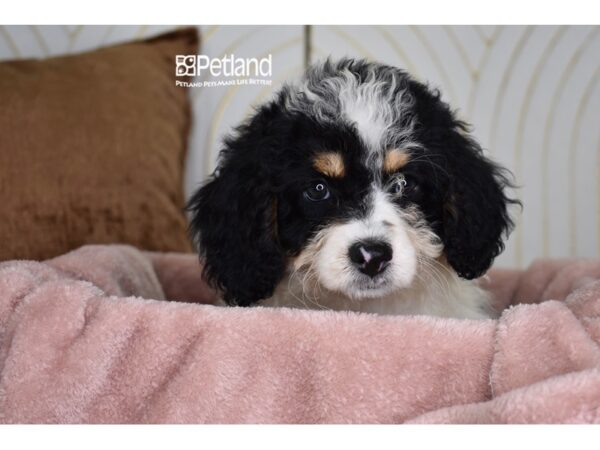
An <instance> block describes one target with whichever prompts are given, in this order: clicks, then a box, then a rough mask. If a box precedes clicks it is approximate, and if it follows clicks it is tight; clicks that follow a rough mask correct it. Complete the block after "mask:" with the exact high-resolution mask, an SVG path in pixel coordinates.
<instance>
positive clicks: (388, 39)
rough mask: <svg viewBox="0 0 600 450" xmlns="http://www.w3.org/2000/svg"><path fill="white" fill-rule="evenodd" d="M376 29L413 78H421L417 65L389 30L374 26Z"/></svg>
mask: <svg viewBox="0 0 600 450" xmlns="http://www.w3.org/2000/svg"><path fill="white" fill-rule="evenodd" d="M375 28H376V29H377V31H378V32H379V33H380V34H381V35H382V36H383V39H385V41H386V42H387V43H388V44H389V45H390V47H392V49H393V50H394V52H395V53H396V54H397V55H398V57H399V58H400V60H401V61H402V62H404V64H405V65H406V69H407V70H408V72H410V73H411V74H412V75H413V76H414V77H415V78H417V79H422V76H421V73H420V71H419V69H418V68H417V66H416V65H415V64H414V63H413V61H412V60H411V59H410V58H409V56H408V55H407V54H406V52H405V51H404V49H403V48H402V47H401V46H400V44H399V43H398V41H397V40H396V39H394V37H393V36H392V35H391V34H390V32H389V31H388V30H387V29H386V28H384V27H383V26H376V27H375Z"/></svg>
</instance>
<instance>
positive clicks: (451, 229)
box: [188, 59, 517, 318]
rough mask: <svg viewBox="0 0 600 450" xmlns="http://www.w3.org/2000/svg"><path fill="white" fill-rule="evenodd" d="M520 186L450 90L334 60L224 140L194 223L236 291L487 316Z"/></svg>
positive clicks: (211, 276) (232, 298)
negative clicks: (447, 98)
mask: <svg viewBox="0 0 600 450" xmlns="http://www.w3.org/2000/svg"><path fill="white" fill-rule="evenodd" d="M509 186H510V183H509V180H508V178H507V176H506V174H505V171H504V170H503V169H501V168H500V167H499V166H497V165H495V164H494V163H492V162H491V161H490V160H489V159H487V158H486V157H485V156H483V154H482V150H481V148H480V146H479V145H478V144H477V143H476V142H475V141H474V140H473V138H472V137H470V136H469V135H468V133H467V125H466V124H465V123H463V122H461V121H460V120H458V119H457V118H456V116H455V115H454V113H453V112H452V111H451V110H450V108H449V106H448V105H447V104H446V103H444V102H443V101H441V99H440V94H439V92H433V91H431V90H430V89H428V87H427V86H425V85H423V84H421V83H419V82H417V81H415V80H414V79H412V78H411V77H410V76H409V75H408V74H407V73H405V72H403V71H402V70H399V69H397V68H394V67H390V66H386V65H382V64H377V63H372V62H367V61H365V60H354V59H343V60H340V61H338V62H331V61H330V60H327V61H325V62H324V63H321V64H318V65H315V66H313V67H311V68H309V69H308V71H307V72H306V74H305V76H304V77H303V79H302V80H301V81H300V82H299V83H298V84H287V85H285V86H284V87H283V88H282V89H281V91H280V92H278V94H277V95H276V96H275V98H274V100H272V101H270V102H268V103H266V104H265V105H263V106H261V107H260V108H258V109H257V110H256V113H255V114H254V115H253V116H252V117H251V118H250V119H249V120H248V121H247V122H246V123H244V124H243V125H241V126H240V127H239V128H238V129H237V131H236V133H235V134H234V135H232V136H230V137H228V138H226V139H225V142H224V148H223V150H222V151H221V155H220V162H219V166H218V168H217V170H216V171H215V173H214V174H213V176H212V178H211V179H210V180H209V181H208V182H207V183H206V184H204V186H203V187H201V188H200V189H199V190H198V191H197V192H196V193H195V195H194V196H193V197H192V198H191V200H190V203H189V205H188V208H189V210H190V211H191V213H192V220H191V225H190V230H191V233H192V236H193V238H194V239H195V242H196V243H197V245H198V246H199V251H200V255H201V259H202V260H203V263H204V276H205V278H206V279H207V280H208V281H209V282H210V283H212V285H213V286H215V287H216V288H218V289H219V290H220V292H221V293H222V296H223V300H224V301H225V303H227V304H229V305H239V306H249V305H254V304H257V303H258V302H260V304H261V305H268V306H288V307H299V308H324V309H333V310H353V311H365V312H372V313H379V314H427V315H435V316H442V317H455V318H486V317H490V316H492V315H493V310H492V308H491V306H490V296H489V295H488V293H486V292H485V291H484V290H482V289H481V288H480V287H479V286H478V284H477V282H476V281H475V280H474V279H475V278H477V277H479V276H481V275H483V274H484V273H485V272H486V270H487V269H488V268H489V267H490V265H491V263H492V261H493V260H494V258H495V257H496V256H497V255H498V254H499V253H500V252H501V251H502V250H503V247H504V246H503V240H502V239H503V236H506V235H508V233H509V231H510V230H511V229H512V225H513V224H512V221H511V219H510V216H509V213H508V209H509V208H508V207H509V205H510V204H511V203H517V202H516V201H514V200H512V199H510V198H509V197H507V195H506V193H505V192H504V191H505V188H507V187H509Z"/></svg>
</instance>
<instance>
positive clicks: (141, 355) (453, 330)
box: [0, 246, 600, 423]
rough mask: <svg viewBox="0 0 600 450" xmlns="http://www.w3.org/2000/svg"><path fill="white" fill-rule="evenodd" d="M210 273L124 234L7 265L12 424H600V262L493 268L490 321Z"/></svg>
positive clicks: (3, 404)
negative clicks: (320, 297)
mask: <svg viewBox="0 0 600 450" xmlns="http://www.w3.org/2000/svg"><path fill="white" fill-rule="evenodd" d="M199 272H200V269H199V266H198V263H197V260H196V257H195V256H192V255H177V254H149V253H142V252H139V251H137V250H135V249H133V248H131V247H124V246H89V247H83V248H81V249H79V250H77V251H74V252H72V253H69V254H67V255H64V256H61V257H59V258H56V259H53V260H50V261H46V262H44V263H39V262H30V261H10V262H5V263H2V264H0V422H5V423H15V422H28V423H31V422H33V423H55V422H60V423H82V422H83V423H100V422H111V423H115V422H117V423H120V422H127V423H138V422H144V423H148V422H150V423H155V422H161V423H181V422H185V423H189V422H191V423H207V422H213V423H214V422H218V423H242V422H243V423H247V422H250V423H265V422H269V423H307V422H308V423H323V422H325V423H399V422H407V421H409V422H410V421H412V422H419V423H440V422H443V423H447V422H463V423H473V422H485V423H505V422H512V423H517V422H600V349H599V347H598V344H599V342H600V317H599V316H600V282H595V281H594V280H596V279H599V278H600V261H582V260H569V261H566V260H563V261H539V262H537V263H535V264H533V265H532V266H531V267H530V268H529V269H527V270H525V271H514V270H512V271H507V270H495V271H492V273H491V275H490V278H489V280H488V281H486V282H487V283H489V287H490V289H492V290H493V292H494V293H495V295H496V299H497V303H498V307H499V308H502V309H504V311H503V313H502V315H501V317H500V318H499V319H498V320H487V321H470V320H462V321H461V320H449V319H438V318H432V317H383V316H375V315H367V314H356V313H343V312H342V313H340V312H330V311H300V310H289V309H268V308H249V309H242V308H220V307H215V306H211V305H207V304H205V305H202V304H199V303H210V302H211V301H213V299H214V295H213V294H212V292H211V291H210V290H209V289H207V288H206V287H205V286H204V285H203V284H202V283H201V281H200V279H199ZM165 299H170V300H180V301H183V300H186V301H188V302H192V303H183V302H166V301H164V300H165ZM194 303H196V304H194ZM516 303H528V304H519V305H516V306H512V305H515V304H516Z"/></svg>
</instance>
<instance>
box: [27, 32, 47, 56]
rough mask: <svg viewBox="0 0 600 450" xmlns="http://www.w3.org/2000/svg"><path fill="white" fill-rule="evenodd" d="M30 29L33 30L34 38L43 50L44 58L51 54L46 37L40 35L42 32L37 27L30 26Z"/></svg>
mask: <svg viewBox="0 0 600 450" xmlns="http://www.w3.org/2000/svg"><path fill="white" fill-rule="evenodd" d="M29 28H30V29H31V32H32V33H33V37H34V38H35V40H36V41H37V43H38V44H39V46H40V49H41V50H42V54H43V55H44V56H48V55H49V54H50V50H49V49H48V46H47V45H46V41H44V37H43V36H42V34H41V33H40V30H39V29H38V27H37V26H36V25H29Z"/></svg>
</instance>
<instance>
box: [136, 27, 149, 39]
mask: <svg viewBox="0 0 600 450" xmlns="http://www.w3.org/2000/svg"><path fill="white" fill-rule="evenodd" d="M147 31H148V25H141V26H140V28H139V29H138V30H137V31H136V33H135V39H142V38H144V36H145V35H146V32H147Z"/></svg>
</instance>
